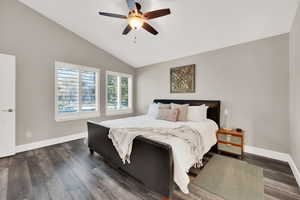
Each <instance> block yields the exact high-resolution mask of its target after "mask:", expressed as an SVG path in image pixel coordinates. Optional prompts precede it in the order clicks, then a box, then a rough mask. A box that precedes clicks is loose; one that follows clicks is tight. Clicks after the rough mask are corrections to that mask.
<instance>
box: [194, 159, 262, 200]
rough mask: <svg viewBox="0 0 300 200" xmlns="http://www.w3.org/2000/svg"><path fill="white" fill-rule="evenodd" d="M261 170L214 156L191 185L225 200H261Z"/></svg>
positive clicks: (240, 162)
mask: <svg viewBox="0 0 300 200" xmlns="http://www.w3.org/2000/svg"><path fill="white" fill-rule="evenodd" d="M263 178H264V177H263V169H262V168H260V167H256V166H254V165H250V164H248V163H246V162H243V161H240V160H237V159H233V158H228V157H225V156H221V155H217V154H215V155H214V156H213V157H212V158H211V160H210V161H209V162H208V163H207V164H206V166H205V167H204V168H203V169H202V170H201V171H200V173H199V174H198V176H197V177H196V178H195V179H194V180H193V181H192V182H193V184H195V185H197V186H199V187H201V188H203V189H205V190H207V191H208V192H211V193H213V194H216V195H218V196H220V197H222V198H224V199H225V200H263V199H264V181H263Z"/></svg>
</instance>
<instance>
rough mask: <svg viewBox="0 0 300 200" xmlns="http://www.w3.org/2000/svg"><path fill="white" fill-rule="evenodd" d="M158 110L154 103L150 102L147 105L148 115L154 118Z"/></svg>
mask: <svg viewBox="0 0 300 200" xmlns="http://www.w3.org/2000/svg"><path fill="white" fill-rule="evenodd" d="M158 111H159V106H158V104H156V103H152V104H150V105H149V109H148V114H147V115H148V116H149V117H151V118H154V119H155V118H156V117H157V115H158Z"/></svg>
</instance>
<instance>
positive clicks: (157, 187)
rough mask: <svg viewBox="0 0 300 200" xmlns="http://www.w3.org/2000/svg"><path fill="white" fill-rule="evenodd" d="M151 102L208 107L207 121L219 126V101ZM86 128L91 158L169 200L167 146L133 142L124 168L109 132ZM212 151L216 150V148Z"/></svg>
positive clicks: (139, 139) (169, 157)
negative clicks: (120, 171)
mask: <svg viewBox="0 0 300 200" xmlns="http://www.w3.org/2000/svg"><path fill="white" fill-rule="evenodd" d="M153 102H154V103H164V104H168V103H176V104H189V105H190V106H199V105H202V104H205V105H207V106H209V108H208V111H207V118H209V119H211V120H213V121H215V122H216V123H217V124H218V125H220V107H221V102H220V101H207V100H171V99H155V100H154V101H153ZM87 125H88V146H89V149H90V152H91V154H93V153H94V152H97V153H98V154H100V156H102V157H103V158H104V160H105V161H106V162H108V163H110V164H111V165H112V166H114V167H117V168H119V169H121V170H122V171H125V172H126V173H128V174H130V175H131V176H133V177H134V178H135V179H137V180H138V181H140V182H142V183H143V184H144V185H145V186H146V187H147V188H149V189H150V190H152V191H155V192H157V193H159V194H161V195H163V196H164V197H165V198H164V199H171V198H172V195H173V190H174V181H173V175H174V169H173V154H172V148H171V146H170V145H168V144H165V143H161V142H157V141H152V140H149V139H147V138H144V137H142V136H139V137H137V138H135V139H134V142H133V149H132V153H131V156H130V160H131V163H130V164H125V165H124V164H123V162H122V160H121V159H120V157H119V155H118V152H117V151H116V150H115V148H114V146H113V144H112V142H111V140H110V139H109V138H108V133H109V128H106V127H103V126H101V125H99V124H97V123H95V122H92V121H89V122H87ZM212 150H213V151H215V150H216V145H215V146H214V147H213V148H212Z"/></svg>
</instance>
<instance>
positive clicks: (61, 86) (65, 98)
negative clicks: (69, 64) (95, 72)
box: [56, 68, 80, 113]
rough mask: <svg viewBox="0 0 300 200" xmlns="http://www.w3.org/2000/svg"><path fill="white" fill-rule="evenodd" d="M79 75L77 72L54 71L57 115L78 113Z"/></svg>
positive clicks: (71, 70)
mask: <svg viewBox="0 0 300 200" xmlns="http://www.w3.org/2000/svg"><path fill="white" fill-rule="evenodd" d="M79 75H80V71H79V70H73V69H64V68H58V69H56V77H57V80H56V81H57V82H56V84H57V98H58V99H57V106H58V112H59V113H75V112H78V111H79V78H80V77H79Z"/></svg>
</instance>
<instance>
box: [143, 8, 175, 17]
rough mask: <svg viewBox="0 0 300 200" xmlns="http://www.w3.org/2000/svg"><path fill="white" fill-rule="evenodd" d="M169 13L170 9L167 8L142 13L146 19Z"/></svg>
mask: <svg viewBox="0 0 300 200" xmlns="http://www.w3.org/2000/svg"><path fill="white" fill-rule="evenodd" d="M169 14H171V10H170V9H169V8H167V9H161V10H155V11H151V12H147V13H144V17H145V18H146V19H154V18H158V17H162V16H166V15H169Z"/></svg>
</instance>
